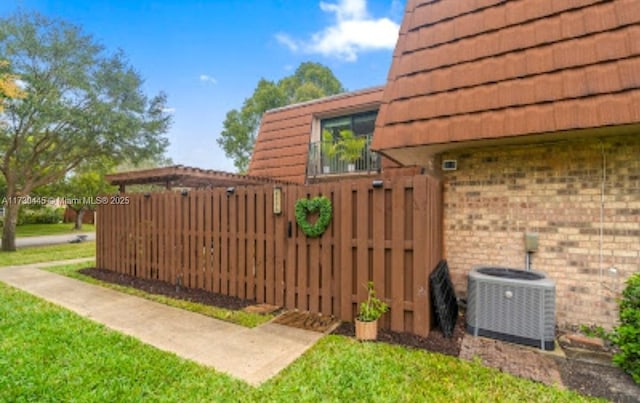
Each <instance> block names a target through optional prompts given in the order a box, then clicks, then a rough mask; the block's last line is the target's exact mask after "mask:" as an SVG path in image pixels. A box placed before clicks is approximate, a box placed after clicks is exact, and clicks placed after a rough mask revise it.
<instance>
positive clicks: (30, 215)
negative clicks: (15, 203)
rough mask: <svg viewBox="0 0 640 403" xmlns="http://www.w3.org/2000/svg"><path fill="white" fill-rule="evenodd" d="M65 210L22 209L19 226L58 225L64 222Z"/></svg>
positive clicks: (49, 208)
mask: <svg viewBox="0 0 640 403" xmlns="http://www.w3.org/2000/svg"><path fill="white" fill-rule="evenodd" d="M63 218H64V208H53V207H46V208H38V209H31V208H25V207H22V208H20V210H19V212H18V225H23V224H56V223H59V222H62V219H63Z"/></svg>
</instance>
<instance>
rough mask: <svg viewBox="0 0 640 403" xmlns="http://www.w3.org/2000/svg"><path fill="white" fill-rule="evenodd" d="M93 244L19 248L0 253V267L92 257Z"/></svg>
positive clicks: (93, 254)
mask: <svg viewBox="0 0 640 403" xmlns="http://www.w3.org/2000/svg"><path fill="white" fill-rule="evenodd" d="M95 255H96V243H95V242H82V243H75V244H72V243H66V244H60V245H51V246H37V247H28V248H20V249H18V250H17V251H15V252H2V251H0V267H2V266H13V265H19V264H30V263H40V262H49V261H53V260H65V259H76V258H81V257H94V256H95Z"/></svg>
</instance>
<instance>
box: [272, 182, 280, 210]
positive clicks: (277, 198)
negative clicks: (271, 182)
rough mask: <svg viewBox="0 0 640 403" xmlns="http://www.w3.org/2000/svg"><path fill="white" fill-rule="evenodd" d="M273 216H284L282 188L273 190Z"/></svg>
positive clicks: (277, 187)
mask: <svg viewBox="0 0 640 403" xmlns="http://www.w3.org/2000/svg"><path fill="white" fill-rule="evenodd" d="M273 214H276V215H279V214H282V188H281V187H279V186H276V187H274V188H273Z"/></svg>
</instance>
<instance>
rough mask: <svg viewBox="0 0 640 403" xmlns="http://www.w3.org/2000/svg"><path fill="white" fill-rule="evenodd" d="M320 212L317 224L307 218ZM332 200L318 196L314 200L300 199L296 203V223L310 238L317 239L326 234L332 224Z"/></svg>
mask: <svg viewBox="0 0 640 403" xmlns="http://www.w3.org/2000/svg"><path fill="white" fill-rule="evenodd" d="M316 211H317V212H318V214H319V215H318V220H317V221H316V222H315V224H311V223H309V221H307V217H308V216H309V214H312V213H315V212H316ZM332 212H333V210H332V208H331V200H329V199H328V198H326V197H325V196H317V197H314V198H313V199H307V198H303V199H298V201H297V202H296V222H297V223H298V225H299V226H300V229H302V232H304V233H305V235H306V236H308V237H309V238H317V237H319V236H320V235H322V234H324V231H325V230H326V229H327V227H328V226H329V223H330V222H331V214H332Z"/></svg>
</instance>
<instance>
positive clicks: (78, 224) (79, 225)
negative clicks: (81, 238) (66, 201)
mask: <svg viewBox="0 0 640 403" xmlns="http://www.w3.org/2000/svg"><path fill="white" fill-rule="evenodd" d="M83 217H84V207H80V209H79V210H76V225H75V227H73V229H74V230H76V231H80V230H82V218H83Z"/></svg>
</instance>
